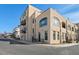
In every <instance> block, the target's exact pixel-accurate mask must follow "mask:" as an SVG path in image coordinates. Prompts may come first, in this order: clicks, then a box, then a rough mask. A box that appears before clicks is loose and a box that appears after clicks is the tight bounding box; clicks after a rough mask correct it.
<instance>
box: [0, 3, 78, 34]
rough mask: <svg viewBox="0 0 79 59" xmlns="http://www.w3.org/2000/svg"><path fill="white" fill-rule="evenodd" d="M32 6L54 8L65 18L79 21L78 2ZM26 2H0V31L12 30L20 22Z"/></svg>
mask: <svg viewBox="0 0 79 59" xmlns="http://www.w3.org/2000/svg"><path fill="white" fill-rule="evenodd" d="M32 5H33V6H35V7H37V8H39V9H41V10H43V11H44V10H47V9H48V8H53V9H56V10H57V12H58V13H60V14H61V15H63V16H64V17H65V18H69V20H70V21H71V22H72V23H78V22H79V5H78V4H32ZM26 7H27V4H0V33H4V32H12V31H13V29H14V28H15V27H17V26H18V25H19V24H20V17H21V15H22V14H23V12H24V10H25V9H26Z"/></svg>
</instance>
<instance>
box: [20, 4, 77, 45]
mask: <svg viewBox="0 0 79 59" xmlns="http://www.w3.org/2000/svg"><path fill="white" fill-rule="evenodd" d="M20 30H21V31H20V32H21V37H20V39H21V40H25V41H30V42H33V41H36V42H42V43H48V44H61V43H68V42H69V43H73V42H75V41H76V39H77V37H76V36H77V32H76V30H77V26H76V25H75V24H73V23H72V22H70V21H69V19H66V18H64V17H63V16H62V15H60V14H59V13H58V12H57V11H56V10H55V9H52V8H49V9H47V10H45V11H42V10H40V9H38V8H36V7H34V6H32V5H28V7H27V8H26V10H25V11H24V13H23V15H22V16H21V19H20Z"/></svg>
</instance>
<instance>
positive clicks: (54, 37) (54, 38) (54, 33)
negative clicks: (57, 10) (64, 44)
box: [53, 31, 56, 40]
mask: <svg viewBox="0 0 79 59" xmlns="http://www.w3.org/2000/svg"><path fill="white" fill-rule="evenodd" d="M53 40H56V32H55V31H53Z"/></svg>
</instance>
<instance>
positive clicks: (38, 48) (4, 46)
mask: <svg viewBox="0 0 79 59" xmlns="http://www.w3.org/2000/svg"><path fill="white" fill-rule="evenodd" d="M0 55H79V45H77V46H71V47H57V48H55V47H52V46H42V45H39V44H28V45H27V44H26V45H23V44H9V42H8V41H0Z"/></svg>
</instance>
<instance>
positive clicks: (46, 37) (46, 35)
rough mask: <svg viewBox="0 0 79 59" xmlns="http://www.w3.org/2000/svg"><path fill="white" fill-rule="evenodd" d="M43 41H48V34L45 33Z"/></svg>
mask: <svg viewBox="0 0 79 59" xmlns="http://www.w3.org/2000/svg"><path fill="white" fill-rule="evenodd" d="M45 40H48V34H47V31H45Z"/></svg>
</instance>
